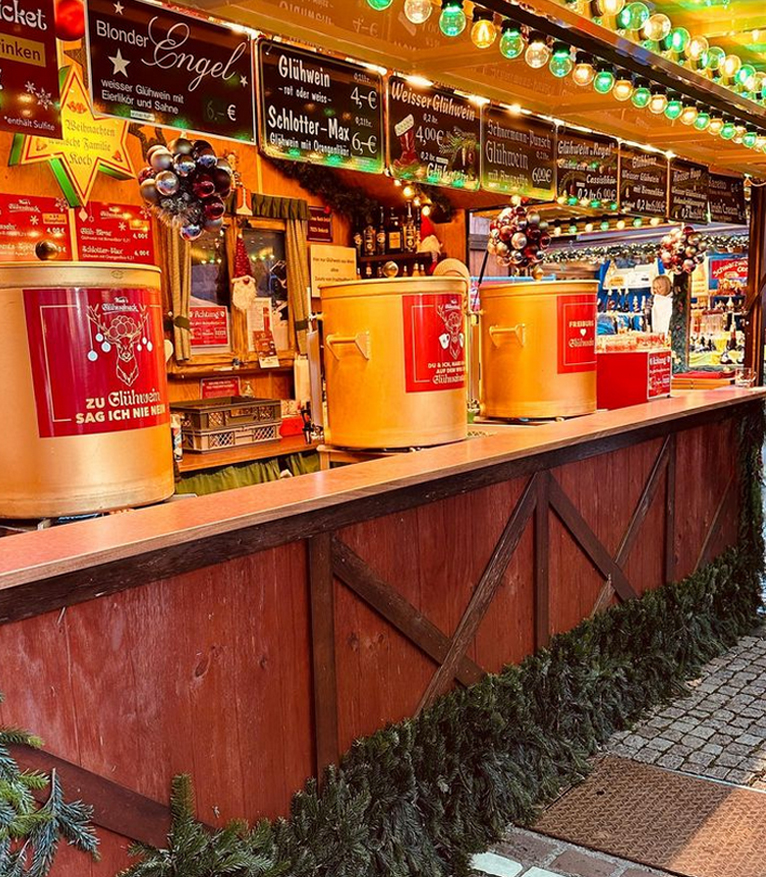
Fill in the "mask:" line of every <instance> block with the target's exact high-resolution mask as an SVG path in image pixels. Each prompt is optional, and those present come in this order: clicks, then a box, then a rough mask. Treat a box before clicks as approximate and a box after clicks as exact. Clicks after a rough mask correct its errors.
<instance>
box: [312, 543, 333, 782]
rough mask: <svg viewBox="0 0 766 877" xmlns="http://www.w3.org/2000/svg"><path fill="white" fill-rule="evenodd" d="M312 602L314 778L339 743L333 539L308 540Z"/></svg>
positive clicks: (320, 771)
mask: <svg viewBox="0 0 766 877" xmlns="http://www.w3.org/2000/svg"><path fill="white" fill-rule="evenodd" d="M308 562H309V590H310V602H311V659H312V664H313V670H314V735H315V742H316V760H317V770H316V775H317V776H318V777H319V778H320V779H321V777H322V772H323V770H324V769H325V767H327V765H328V764H335V763H336V762H337V760H338V758H339V757H340V745H339V742H338V683H337V676H336V664H335V595H334V587H335V584H334V582H333V574H332V536H331V534H330V533H323V534H322V535H321V536H314V537H312V538H311V539H309V540H308Z"/></svg>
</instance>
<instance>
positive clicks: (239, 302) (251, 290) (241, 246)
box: [231, 234, 257, 311]
mask: <svg viewBox="0 0 766 877" xmlns="http://www.w3.org/2000/svg"><path fill="white" fill-rule="evenodd" d="M256 298H257V289H256V286H255V277H254V275H253V266H252V265H251V264H250V257H249V256H248V255H247V249H246V248H245V242H244V240H243V239H242V235H241V234H240V235H237V244H236V247H235V248H234V270H233V272H232V278H231V301H232V304H233V305H234V307H235V308H238V309H239V310H240V311H246V310H247V309H248V308H249V307H251V306H252V305H253V304H254V303H255V299H256Z"/></svg>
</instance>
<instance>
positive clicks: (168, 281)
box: [157, 222, 191, 362]
mask: <svg viewBox="0 0 766 877" xmlns="http://www.w3.org/2000/svg"><path fill="white" fill-rule="evenodd" d="M157 237H158V238H159V242H160V263H161V268H162V282H163V285H164V286H165V293H166V300H167V301H169V302H170V305H171V308H172V310H173V347H174V348H175V358H176V362H183V361H184V360H186V359H190V358H191V332H190V329H191V323H190V322H189V302H190V300H191V244H189V243H188V242H187V241H184V240H182V238H181V237H180V235H179V234H178V232H176V231H175V230H174V229H173V228H172V227H171V226H170V225H166V224H165V223H163V222H159V223H157Z"/></svg>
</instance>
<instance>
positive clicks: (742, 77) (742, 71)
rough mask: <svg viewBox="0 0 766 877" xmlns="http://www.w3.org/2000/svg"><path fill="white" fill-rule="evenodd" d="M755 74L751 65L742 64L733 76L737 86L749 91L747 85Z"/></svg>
mask: <svg viewBox="0 0 766 877" xmlns="http://www.w3.org/2000/svg"><path fill="white" fill-rule="evenodd" d="M755 72H756V71H755V67H753V65H752V64H743V65H742V66H741V67H740V68H739V70H737V75H736V76H735V80H736V82H737V85H741V86H742V87H743V88H747V89H748V90H749V85H750V83H751V81H752V79H753V77H754V76H755Z"/></svg>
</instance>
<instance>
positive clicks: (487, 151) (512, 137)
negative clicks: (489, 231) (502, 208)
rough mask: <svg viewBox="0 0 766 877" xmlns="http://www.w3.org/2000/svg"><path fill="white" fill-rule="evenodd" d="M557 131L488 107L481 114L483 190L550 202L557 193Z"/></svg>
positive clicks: (551, 126) (539, 122)
mask: <svg viewBox="0 0 766 877" xmlns="http://www.w3.org/2000/svg"><path fill="white" fill-rule="evenodd" d="M555 135H556V129H555V127H554V126H553V125H549V124H548V123H547V122H541V121H539V120H537V119H533V118H531V117H530V116H512V115H510V114H509V113H508V111H507V110H502V109H499V108H498V107H492V106H490V105H487V106H485V107H484V109H483V111H482V114H481V187H482V189H487V190H488V191H490V192H503V193H504V194H510V195H526V196H527V197H529V198H539V199H540V200H541V201H550V200H552V199H553V198H554V197H555V190H556V157H555V144H556V136H555Z"/></svg>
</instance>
